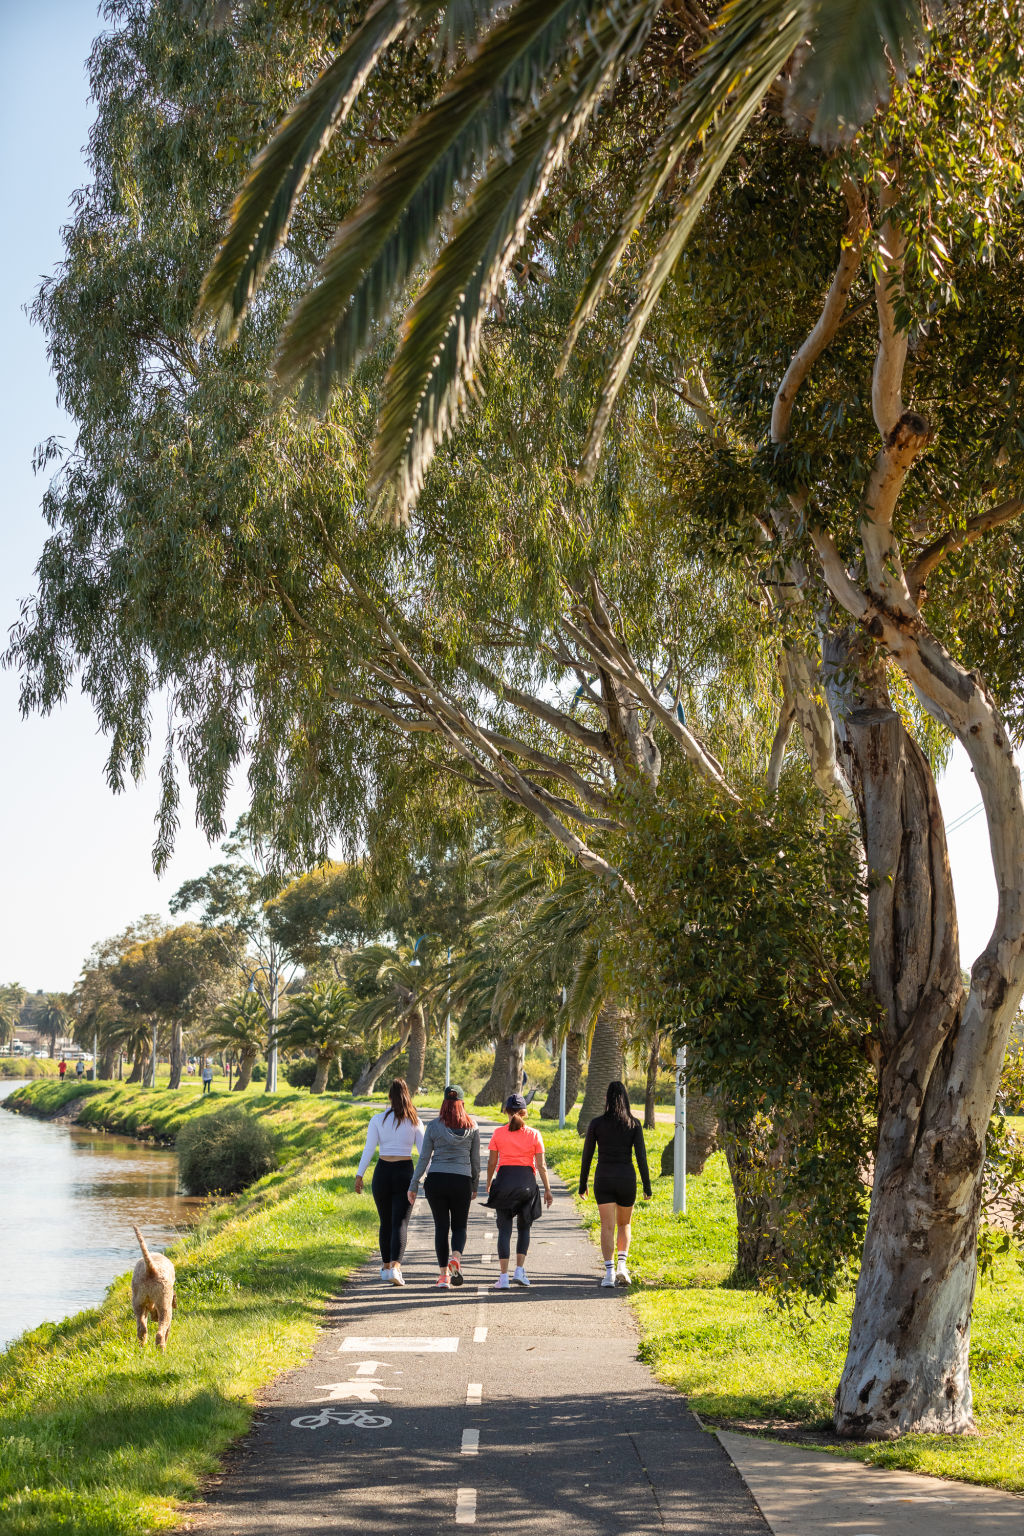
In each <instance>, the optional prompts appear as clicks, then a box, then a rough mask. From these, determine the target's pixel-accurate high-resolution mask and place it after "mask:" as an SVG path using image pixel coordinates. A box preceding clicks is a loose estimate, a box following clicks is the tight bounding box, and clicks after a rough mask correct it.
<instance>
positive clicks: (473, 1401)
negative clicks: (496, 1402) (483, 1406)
mask: <svg viewBox="0 0 1024 1536" xmlns="http://www.w3.org/2000/svg"><path fill="white" fill-rule="evenodd" d="M483 1395H484V1388H483V1383H482V1382H479V1381H471V1382H470V1383H469V1386H468V1387H467V1388H466V1407H467V1408H473V1407H477V1408H479V1406H480V1402H481V1399H482V1398H483Z"/></svg>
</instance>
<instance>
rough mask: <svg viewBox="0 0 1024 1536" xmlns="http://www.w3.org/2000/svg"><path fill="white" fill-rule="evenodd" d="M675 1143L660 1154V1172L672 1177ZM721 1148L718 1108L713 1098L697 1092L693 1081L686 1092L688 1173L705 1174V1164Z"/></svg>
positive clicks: (670, 1143) (670, 1144)
mask: <svg viewBox="0 0 1024 1536" xmlns="http://www.w3.org/2000/svg"><path fill="white" fill-rule="evenodd" d="M675 1142H676V1139H675V1137H674V1136H673V1137H672V1139H671V1141H669V1142H668V1144H667V1146H666V1147H665V1148H664V1149H663V1151H662V1154H661V1171H662V1173H663V1174H670V1173H671V1172H672V1169H673V1167H674V1159H675ZM717 1146H718V1105H717V1104H716V1102H715V1100H714V1099H712V1098H711V1096H710V1094H707V1093H702V1092H701V1090H700V1089H699V1088H695V1087H694V1085H693V1081H692V1079H691V1081H690V1083H689V1084H688V1086H687V1090H686V1172H687V1175H689V1174H691V1173H703V1172H704V1164H705V1163H706V1162H707V1160H708V1158H709V1157H710V1156H711V1154H712V1152H714V1151H715V1149H716V1148H717Z"/></svg>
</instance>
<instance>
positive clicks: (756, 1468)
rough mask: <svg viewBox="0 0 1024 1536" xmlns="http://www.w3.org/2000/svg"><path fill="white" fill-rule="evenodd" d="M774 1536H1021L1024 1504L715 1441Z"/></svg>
mask: <svg viewBox="0 0 1024 1536" xmlns="http://www.w3.org/2000/svg"><path fill="white" fill-rule="evenodd" d="M718 1438H719V1440H720V1441H721V1442H722V1445H723V1446H724V1447H725V1449H726V1450H727V1451H728V1453H729V1455H730V1457H731V1458H732V1460H733V1462H734V1463H735V1464H736V1467H737V1468H738V1469H739V1471H740V1472H741V1473H742V1474H743V1477H744V1479H745V1481H746V1483H747V1485H748V1487H749V1488H750V1490H751V1492H752V1493H753V1495H754V1497H755V1498H756V1500H757V1502H758V1504H759V1505H760V1507H761V1511H762V1513H763V1514H764V1516H765V1518H766V1519H767V1521H768V1524H769V1525H770V1526H771V1529H772V1532H773V1533H774V1536H1021V1533H1022V1532H1024V1499H1022V1498H1018V1497H1017V1496H1016V1495H1015V1494H1012V1493H1002V1492H1000V1491H999V1490H998V1489H994V1488H974V1487H972V1486H971V1485H970V1484H968V1483H951V1482H947V1481H945V1480H944V1479H940V1478H937V1477H920V1476H918V1475H916V1474H915V1473H912V1472H891V1471H888V1470H887V1469H885V1468H882V1467H866V1466H864V1465H863V1463H862V1462H859V1461H846V1460H844V1459H843V1458H842V1457H840V1456H830V1455H828V1453H827V1452H820V1451H811V1450H806V1449H805V1448H804V1447H803V1446H795V1445H779V1444H778V1443H776V1442H774V1441H768V1440H759V1439H756V1438H754V1437H752V1436H749V1435H733V1434H726V1433H724V1432H722V1433H720V1434H719V1436H718Z"/></svg>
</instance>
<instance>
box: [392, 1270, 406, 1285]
mask: <svg viewBox="0 0 1024 1536" xmlns="http://www.w3.org/2000/svg"><path fill="white" fill-rule="evenodd" d="M391 1284H392V1285H404V1284H405V1281H404V1280H403V1279H402V1271H401V1270H400V1269H393V1270H392V1271H391Z"/></svg>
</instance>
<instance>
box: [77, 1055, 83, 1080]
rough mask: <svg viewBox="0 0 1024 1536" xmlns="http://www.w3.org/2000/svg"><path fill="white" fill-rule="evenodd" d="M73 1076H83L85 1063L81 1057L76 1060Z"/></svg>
mask: <svg viewBox="0 0 1024 1536" xmlns="http://www.w3.org/2000/svg"><path fill="white" fill-rule="evenodd" d="M75 1076H76V1077H84V1076H85V1062H84V1061H83V1060H82V1058H81V1056H79V1058H78V1060H77V1061H76V1062H75Z"/></svg>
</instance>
